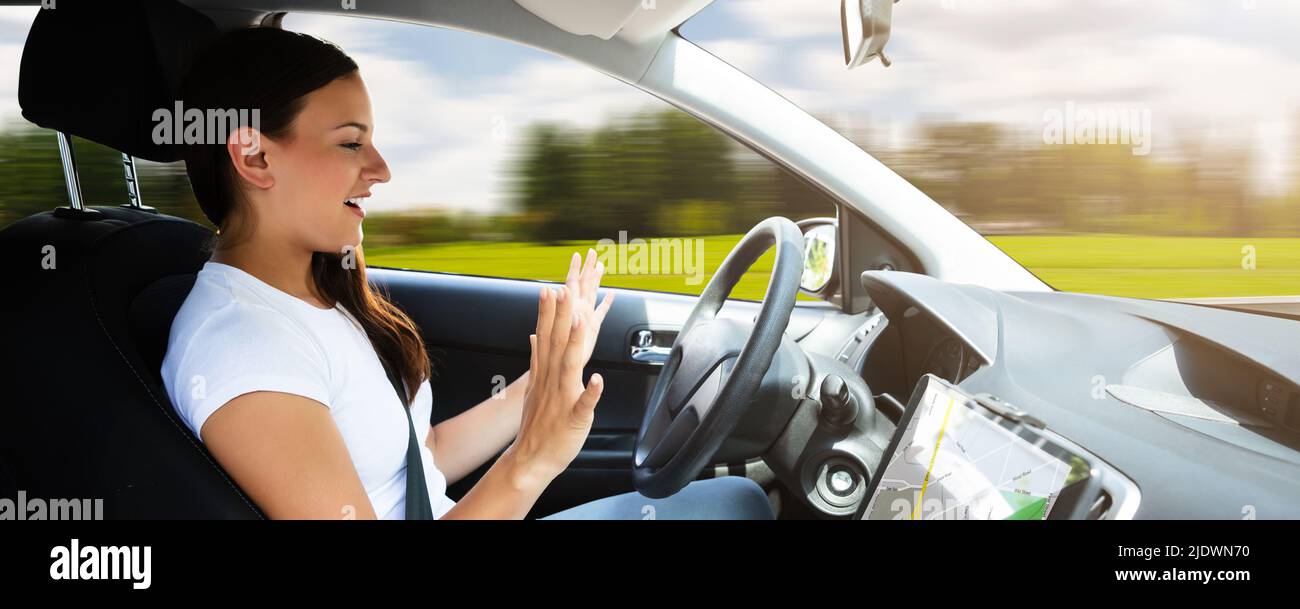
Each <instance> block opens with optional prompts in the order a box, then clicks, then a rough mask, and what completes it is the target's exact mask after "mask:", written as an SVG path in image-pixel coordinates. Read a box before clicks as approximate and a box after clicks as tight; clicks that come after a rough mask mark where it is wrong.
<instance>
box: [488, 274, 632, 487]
mask: <svg viewBox="0 0 1300 609" xmlns="http://www.w3.org/2000/svg"><path fill="white" fill-rule="evenodd" d="M603 273H604V269H603V268H602V265H600V264H599V263H598V262H597V261H596V252H595V251H591V250H589V251H588V253H587V260H586V262H585V263H583V261H582V257H581V256H580V255H578V254H577V253H574V254H573V258H572V259H571V260H570V262H569V273H568V276H567V277H566V278H565V281H564V287H561V288H559V289H558V290H553V289H551V288H543V289H542V292H541V295H540V296H539V298H538V307H537V333H536V334H534V335H532V336H530V337H529V341H530V343H531V347H532V357H531V359H530V361H529V375H528V387H527V390H526V392H525V394H524V407H523V414H522V418H521V421H520V426H519V436H518V438H516V439H515V442H514V444H513V445H512V446H511V450H512V451H514V453H515V457H516V458H518V459H519V461H520V462H521V463H524V464H526V465H527V467H528V469H529V472H530V473H531V474H534V475H537V476H539V477H544V478H545V480H546V481H547V482H549V481H550V480H551V479H553V478H554V477H555V476H558V475H559V474H560V472H563V471H564V469H565V468H566V467H568V466H569V463H571V462H573V459H574V457H576V456H577V455H578V451H579V450H581V449H582V444H583V442H584V441H585V440H586V439H587V434H588V433H589V432H590V431H591V424H592V421H593V420H594V416H595V415H594V411H595V408H596V403H597V402H598V401H599V400H600V395H601V392H602V391H603V390H604V388H605V386H604V379H603V378H601V376H600V375H599V374H593V375H591V379H590V380H589V381H588V382H587V385H586V387H585V388H584V387H583V384H582V369H583V368H584V367H585V366H586V365H587V361H588V360H589V359H590V358H591V354H592V351H593V350H594V349H595V345H596V336H597V335H598V334H599V333H600V326H601V324H602V323H603V322H604V321H605V315H606V314H607V313H608V312H609V308H610V306H611V304H612V303H613V301H614V295H613V294H609V295H607V296H606V297H605V300H604V301H603V302H601V303H600V305H599V306H597V305H596V291H597V289H598V288H599V287H600V277H601V275H602V274H603Z"/></svg>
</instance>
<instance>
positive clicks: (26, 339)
mask: <svg viewBox="0 0 1300 609" xmlns="http://www.w3.org/2000/svg"><path fill="white" fill-rule="evenodd" d="M97 209H99V210H100V211H101V213H102V214H104V215H105V216H106V218H105V219H103V220H96V221H84V220H74V219H66V218H58V217H56V216H55V215H54V214H53V213H50V212H44V213H41V214H36V215H35V216H31V217H29V218H26V219H24V220H20V221H19V222H16V223H14V224H12V225H10V226H8V227H6V228H5V229H3V230H2V231H0V256H5V257H8V258H7V259H8V260H12V261H14V264H15V266H16V267H17V268H19V269H21V270H22V271H23V272H20V273H19V276H18V278H17V279H18V281H17V282H15V283H14V284H13V287H14V288H15V290H16V295H17V296H18V297H17V298H10V299H6V300H5V301H4V302H3V304H0V307H3V314H4V322H3V324H0V349H3V350H4V352H5V359H6V360H7V361H8V362H9V364H8V365H6V366H3V368H2V369H0V386H3V387H5V390H6V400H5V402H4V404H3V406H2V407H0V455H4V458H5V459H6V461H7V463H5V469H6V470H8V472H9V475H10V477H11V479H12V482H11V483H12V484H13V486H14V488H15V489H17V490H23V491H25V492H26V493H27V496H28V497H43V498H48V499H103V500H104V504H103V505H104V515H105V517H107V518H259V517H261V516H262V514H261V513H260V511H259V510H258V509H257V507H256V506H255V505H254V504H253V503H252V501H251V500H249V499H248V497H246V496H245V494H244V493H243V492H242V491H241V490H240V489H239V488H238V487H237V486H236V485H235V484H234V482H233V481H232V480H230V478H229V477H228V476H227V475H226V474H225V472H224V471H223V470H222V469H221V468H220V466H219V465H218V464H217V463H216V461H215V459H214V458H213V457H212V455H211V454H210V453H208V451H207V450H206V449H205V448H204V447H203V445H202V443H201V442H199V441H198V439H197V438H195V437H194V435H193V434H192V433H191V432H190V431H189V429H188V428H187V427H185V425H184V424H182V423H181V421H180V420H179V419H178V418H177V416H176V413H175V411H174V409H173V407H172V404H171V402H170V401H169V400H168V397H167V394H166V392H165V391H164V390H163V387H162V385H161V383H160V382H159V376H158V367H159V363H160V362H161V359H162V353H164V352H165V349H166V340H167V332H168V328H170V325H171V320H172V317H173V316H174V315H175V311H176V309H177V308H179V304H180V302H183V301H184V296H185V294H187V293H188V289H187V288H186V287H185V279H184V278H185V277H187V276H189V277H191V278H192V276H193V275H194V273H197V272H198V270H199V269H200V268H201V267H202V265H203V263H204V262H205V261H206V259H207V255H206V252H205V244H206V242H207V240H208V239H209V238H210V236H211V232H210V231H209V230H208V229H206V228H204V227H203V226H201V225H198V224H196V223H194V222H190V221H188V220H183V219H180V218H174V217H171V216H165V215H160V214H156V213H150V212H147V211H142V210H134V209H126V208H115V207H100V208H97ZM46 246H50V247H51V248H52V249H49V248H47V247H46ZM43 252H46V253H48V252H53V253H54V258H53V259H52V260H51V259H49V258H48V257H47V255H46V254H43ZM51 263H52V264H51ZM177 278H179V279H177ZM191 282H192V279H191ZM177 299H179V300H177ZM133 309H134V310H135V320H134V321H132V310H133ZM149 313H154V314H156V318H154V319H150V320H146V319H145V316H146V315H147V314H149ZM155 361H156V362H158V363H155Z"/></svg>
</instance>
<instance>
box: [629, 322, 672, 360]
mask: <svg viewBox="0 0 1300 609" xmlns="http://www.w3.org/2000/svg"><path fill="white" fill-rule="evenodd" d="M655 342H658V341H656V340H655V332H652V331H650V330H639V331H637V333H636V334H634V335H632V361H634V362H640V363H642V364H650V365H652V366H662V365H664V362H667V361H668V354H670V353H672V351H673V348H672V347H671V346H667V347H665V346H663V345H662V344H661V345H655ZM669 344H670V345H671V341H669Z"/></svg>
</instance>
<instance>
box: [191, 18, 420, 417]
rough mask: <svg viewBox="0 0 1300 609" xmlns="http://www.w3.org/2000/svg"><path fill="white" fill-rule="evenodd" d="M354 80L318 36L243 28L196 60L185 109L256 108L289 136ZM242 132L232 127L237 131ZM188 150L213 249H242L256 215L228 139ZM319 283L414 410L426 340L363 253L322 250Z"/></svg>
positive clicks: (352, 70)
mask: <svg viewBox="0 0 1300 609" xmlns="http://www.w3.org/2000/svg"><path fill="white" fill-rule="evenodd" d="M356 75H357V64H356V62H354V61H353V60H352V58H350V57H348V56H347V55H346V54H345V53H344V52H343V51H342V50H341V49H339V48H338V47H337V46H334V45H333V44H330V43H328V42H325V41H322V40H320V39H318V38H314V37H312V36H308V35H306V34H299V33H294V32H289V31H285V30H281V29H278V28H269V27H259V28H248V29H242V30H235V31H232V32H229V33H226V34H223V35H222V36H220V37H218V38H217V39H216V40H214V41H213V42H212V43H211V44H209V45H208V46H207V47H205V48H204V49H203V50H202V51H200V52H199V53H198V54H196V55H195V57H194V59H193V61H192V63H191V65H190V69H189V72H188V74H187V75H186V78H185V82H184V84H183V85H182V88H181V102H182V104H183V107H184V108H185V109H192V108H193V109H200V110H205V109H215V110H227V109H236V110H238V109H245V110H249V111H251V110H252V109H257V110H258V113H259V125H258V126H259V130H260V131H261V133H262V134H263V135H265V136H267V137H270V138H273V139H279V138H286V137H288V136H289V135H290V134H291V133H292V131H293V123H294V120H295V119H296V118H297V116H298V113H299V112H301V111H302V108H303V104H304V97H306V95H307V94H309V93H311V92H312V91H315V90H317V89H320V88H322V87H324V86H326V85H328V84H330V83H331V82H334V81H335V80H337V79H340V78H348V77H353V76H356ZM237 126H238V125H237V124H232V125H230V130H231V131H233V130H234V128H235V127H237ZM225 136H226V137H228V136H229V132H227V133H226V134H225ZM183 150H184V151H183V156H184V158H185V169H186V172H187V173H188V174H189V178H190V184H191V186H193V188H194V196H195V198H197V199H198V202H199V206H200V207H201V208H202V209H203V213H204V214H205V215H206V216H207V217H208V219H209V220H211V221H212V223H213V224H214V225H216V226H217V228H218V234H217V235H216V236H215V237H214V241H213V243H211V244H210V247H211V248H213V249H215V248H216V247H217V246H219V245H221V244H232V243H236V242H238V241H239V240H241V239H243V238H244V237H245V236H247V235H248V234H250V233H251V232H252V230H253V228H254V227H252V226H251V225H250V221H251V219H252V215H251V214H249V213H247V209H246V207H247V202H246V201H245V200H244V197H243V195H242V192H241V190H240V188H239V176H238V173H237V172H236V171H235V167H234V165H233V164H232V163H231V160H230V155H229V152H228V151H227V149H226V146H225V139H224V137H223V138H221V141H220V142H219V143H212V142H205V143H203V144H192V145H185V146H183ZM311 275H312V278H313V279H314V280H315V282H316V287H317V289H318V290H319V291H320V292H321V294H324V295H325V297H326V298H327V299H328V300H330V301H332V302H331V303H330V304H342V305H343V306H344V308H346V309H347V310H348V312H349V313H351V314H352V315H353V316H354V317H356V319H357V321H358V322H360V323H361V327H362V329H364V330H365V333H366V335H367V336H368V337H369V338H370V342H371V344H373V345H374V347H375V351H376V352H377V353H378V354H379V357H381V358H383V360H384V361H385V362H387V364H388V365H389V366H390V367H392V368H393V370H395V371H396V372H397V373H398V375H399V376H400V377H401V378H402V379H403V380H405V381H406V386H407V400H406V401H407V405H408V406H409V405H410V402H411V401H412V400H413V399H414V397H415V392H416V390H417V389H418V388H419V386H420V383H421V382H423V381H424V380H425V379H427V378H430V376H431V366H430V364H429V358H428V355H427V354H426V353H425V350H424V341H423V340H421V339H420V333H419V330H418V328H417V327H416V325H415V323H414V322H413V321H411V318H410V317H408V316H407V315H406V313H404V312H402V310H401V309H399V308H398V307H397V306H396V305H394V304H393V303H392V302H391V301H389V300H388V299H387V298H386V297H385V296H384V295H382V294H379V293H377V292H375V291H374V290H373V289H372V288H371V287H370V283H369V282H368V281H367V280H366V265H365V255H364V253H363V252H362V251H361V248H360V247H358V248H357V250H356V256H355V264H349V265H347V266H345V265H344V260H343V255H342V254H341V253H328V252H315V253H314V254H312V260H311Z"/></svg>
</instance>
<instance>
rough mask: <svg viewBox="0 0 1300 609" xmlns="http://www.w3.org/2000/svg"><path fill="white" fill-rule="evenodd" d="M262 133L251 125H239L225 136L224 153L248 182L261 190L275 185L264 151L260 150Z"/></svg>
mask: <svg viewBox="0 0 1300 609" xmlns="http://www.w3.org/2000/svg"><path fill="white" fill-rule="evenodd" d="M262 144H263V142H262V133H261V132H260V131H258V130H257V129H254V128H252V127H240V128H238V129H235V130H234V131H231V132H230V136H229V137H228V138H226V153H227V154H229V155H230V162H231V163H232V164H233V165H234V166H235V171H237V172H239V175H240V177H242V178H243V179H244V180H245V181H247V182H248V183H249V184H252V185H253V186H255V187H257V188H261V189H263V190H265V189H267V188H270V187H272V186H274V185H275V176H273V175H271V167H270V165H268V164H267V162H266V152H265V151H264V150H262Z"/></svg>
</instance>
